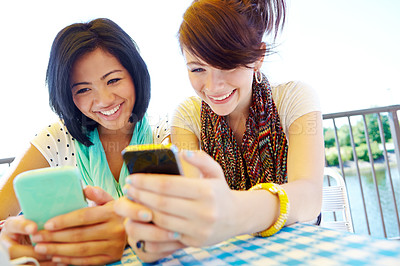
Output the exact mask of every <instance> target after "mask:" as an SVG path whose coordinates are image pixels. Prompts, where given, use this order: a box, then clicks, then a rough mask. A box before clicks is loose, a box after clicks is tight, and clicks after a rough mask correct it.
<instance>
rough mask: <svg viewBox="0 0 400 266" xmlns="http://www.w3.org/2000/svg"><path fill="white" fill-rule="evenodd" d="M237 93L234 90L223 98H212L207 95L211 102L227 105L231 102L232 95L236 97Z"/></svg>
mask: <svg viewBox="0 0 400 266" xmlns="http://www.w3.org/2000/svg"><path fill="white" fill-rule="evenodd" d="M235 92H236V89H234V90H233V91H230V92H228V93H226V94H224V95H221V96H211V95H207V97H208V98H209V99H210V101H211V102H213V103H216V104H222V103H226V102H228V101H229V100H230V98H231V97H232V95H234V94H235Z"/></svg>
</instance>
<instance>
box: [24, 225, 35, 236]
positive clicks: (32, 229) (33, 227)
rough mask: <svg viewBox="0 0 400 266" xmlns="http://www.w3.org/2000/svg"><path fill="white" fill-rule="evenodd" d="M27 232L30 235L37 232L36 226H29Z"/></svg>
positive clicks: (26, 228)
mask: <svg viewBox="0 0 400 266" xmlns="http://www.w3.org/2000/svg"><path fill="white" fill-rule="evenodd" d="M25 231H26V232H27V233H28V234H33V232H34V231H35V226H34V225H33V224H28V225H27V226H26V227H25Z"/></svg>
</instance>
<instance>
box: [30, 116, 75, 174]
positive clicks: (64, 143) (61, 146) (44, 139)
mask: <svg viewBox="0 0 400 266" xmlns="http://www.w3.org/2000/svg"><path fill="white" fill-rule="evenodd" d="M31 143H32V145H34V146H35V147H36V148H37V149H38V150H39V151H40V153H41V154H42V155H43V157H44V158H46V160H47V162H48V163H49V164H50V166H51V167H55V166H66V165H69V166H77V163H76V152H75V142H74V138H73V137H72V136H71V134H69V132H68V130H67V128H66V127H65V125H64V123H63V122H61V121H58V122H56V123H53V124H51V125H49V126H48V127H46V128H44V129H43V130H42V131H41V132H40V133H39V134H37V135H36V136H35V138H34V139H33V140H31Z"/></svg>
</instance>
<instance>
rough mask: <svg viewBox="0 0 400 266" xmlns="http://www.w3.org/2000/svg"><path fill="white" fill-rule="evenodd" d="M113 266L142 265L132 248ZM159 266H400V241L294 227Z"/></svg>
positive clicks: (183, 254) (180, 255) (183, 253)
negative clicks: (269, 235)
mask: <svg viewBox="0 0 400 266" xmlns="http://www.w3.org/2000/svg"><path fill="white" fill-rule="evenodd" d="M110 265H142V263H141V262H140V261H139V260H138V259H137V257H136V256H135V255H134V253H133V251H132V249H130V248H128V249H126V250H125V252H124V255H123V257H122V259H121V261H120V262H117V263H113V264H110ZM143 265H154V264H145V263H144V264H143ZM156 265H324V266H325V265H357V266H358V265H400V241H397V240H387V239H378V238H371V237H370V236H366V235H356V234H351V233H347V232H340V231H334V230H331V229H326V228H322V227H319V226H315V225H306V224H294V225H291V226H288V227H284V228H283V229H282V230H281V231H280V232H278V233H277V234H275V235H273V236H271V237H267V238H261V237H253V236H251V235H242V236H237V237H234V238H232V239H229V240H227V241H225V242H222V243H220V244H217V245H214V246H210V247H206V248H186V249H182V250H178V251H176V252H175V253H174V254H172V255H170V256H168V257H166V258H164V259H162V260H160V261H159V262H158V263H157V264H156Z"/></svg>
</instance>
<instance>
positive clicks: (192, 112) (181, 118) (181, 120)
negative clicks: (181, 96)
mask: <svg viewBox="0 0 400 266" xmlns="http://www.w3.org/2000/svg"><path fill="white" fill-rule="evenodd" d="M200 116H201V99H200V98H199V97H197V96H192V97H188V98H186V99H185V100H184V101H183V102H181V103H180V104H179V106H178V107H177V108H176V109H175V111H174V112H173V115H172V121H171V126H172V127H179V128H183V129H186V130H188V131H190V132H192V133H194V134H195V135H196V136H197V137H198V138H200V126H201V122H200Z"/></svg>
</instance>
